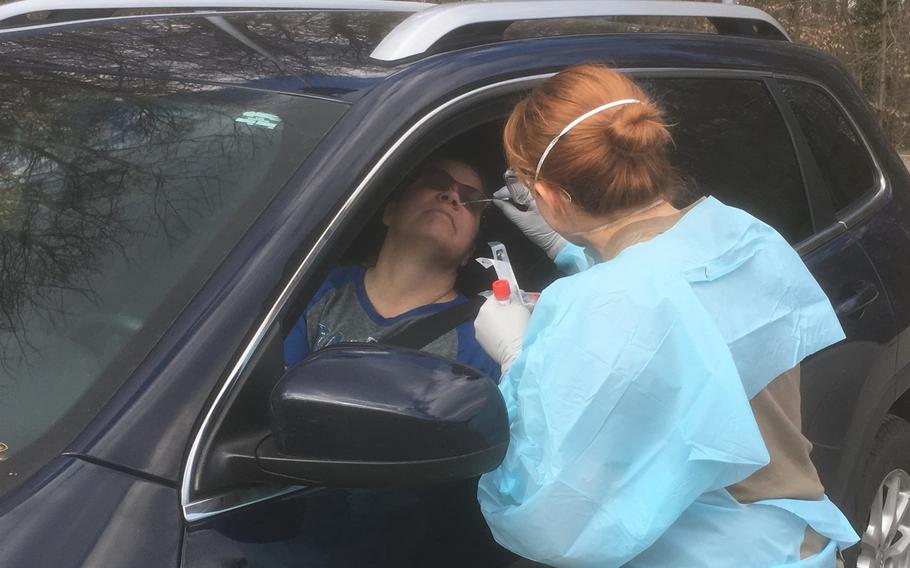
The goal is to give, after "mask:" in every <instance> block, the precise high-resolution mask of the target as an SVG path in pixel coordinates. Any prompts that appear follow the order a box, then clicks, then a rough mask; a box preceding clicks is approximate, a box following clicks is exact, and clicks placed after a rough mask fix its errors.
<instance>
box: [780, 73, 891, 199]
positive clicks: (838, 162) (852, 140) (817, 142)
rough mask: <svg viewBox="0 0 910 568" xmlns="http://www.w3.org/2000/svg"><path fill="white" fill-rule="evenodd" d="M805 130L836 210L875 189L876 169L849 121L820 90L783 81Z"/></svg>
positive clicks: (784, 91) (782, 85) (832, 100)
mask: <svg viewBox="0 0 910 568" xmlns="http://www.w3.org/2000/svg"><path fill="white" fill-rule="evenodd" d="M780 87H781V90H782V91H783V93H784V95H785V96H786V97H787V100H788V101H789V102H790V106H791V107H792V108H793V112H794V113H795V114H796V119H797V120H798V121H799V125H800V126H801V127H802V130H803V133H804V134H805V135H806V140H807V141H808V143H809V148H810V149H811V150H812V155H813V156H814V157H815V161H816V162H817V163H818V167H819V171H820V172H821V176H822V179H823V181H824V183H825V186H826V187H827V188H828V192H829V194H830V195H831V201H832V202H833V204H834V208H835V209H836V210H838V211H840V210H842V209H844V208H845V207H848V206H849V205H851V204H852V203H854V202H855V201H856V200H857V199H859V198H861V197H862V196H864V195H866V194H868V193H869V192H870V191H872V190H873V189H874V187H875V178H876V175H875V166H874V165H873V163H872V158H871V157H870V156H869V151H868V150H867V149H866V147H865V145H864V144H863V141H862V140H861V139H860V137H859V135H858V134H857V133H856V130H855V129H854V128H853V125H852V124H851V123H850V120H849V119H848V118H847V116H846V115H845V114H844V111H843V110H842V109H841V107H840V105H838V104H837V103H836V102H835V101H834V99H832V98H831V97H830V96H829V95H828V94H827V93H826V92H825V91H824V90H823V89H822V88H821V87H818V86H816V85H812V84H810V83H804V82H801V81H780Z"/></svg>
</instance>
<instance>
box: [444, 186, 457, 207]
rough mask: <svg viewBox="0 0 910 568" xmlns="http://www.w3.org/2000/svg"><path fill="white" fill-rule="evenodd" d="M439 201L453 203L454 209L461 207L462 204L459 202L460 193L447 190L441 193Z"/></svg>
mask: <svg viewBox="0 0 910 568" xmlns="http://www.w3.org/2000/svg"><path fill="white" fill-rule="evenodd" d="M439 199H441V200H443V201H445V202H448V203H451V204H452V205H453V206H454V207H459V206H460V202H459V201H458V193H456V192H454V191H452V190H451V189H447V190H446V191H441V192H440V193H439Z"/></svg>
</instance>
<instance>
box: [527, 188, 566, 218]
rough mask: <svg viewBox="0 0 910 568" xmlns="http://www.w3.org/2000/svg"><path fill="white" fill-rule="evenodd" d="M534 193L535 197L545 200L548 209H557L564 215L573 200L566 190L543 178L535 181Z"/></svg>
mask: <svg viewBox="0 0 910 568" xmlns="http://www.w3.org/2000/svg"><path fill="white" fill-rule="evenodd" d="M533 193H534V199H535V200H540V201H543V204H544V206H545V207H546V208H547V209H548V210H550V211H556V212H558V213H560V214H561V215H563V216H564V215H565V213H566V206H567V205H569V203H571V202H572V201H571V197H569V194H568V193H566V190H564V189H563V188H561V187H559V186H557V185H552V184H549V183H547V182H545V181H542V180H537V181H536V182H534V190H533Z"/></svg>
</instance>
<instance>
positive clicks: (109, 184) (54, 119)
mask: <svg viewBox="0 0 910 568" xmlns="http://www.w3.org/2000/svg"><path fill="white" fill-rule="evenodd" d="M0 93H2V95H0V139H2V144H0V442H2V444H3V445H4V446H5V447H7V449H6V451H5V452H4V453H3V457H4V458H5V460H3V461H0V492H2V491H4V490H7V489H8V488H10V487H12V486H14V485H15V484H16V483H17V482H19V481H21V480H23V479H24V478H25V477H26V476H27V475H28V473H29V472H31V471H33V470H34V469H36V468H37V467H40V465H41V464H43V463H44V462H45V461H46V460H47V459H49V458H50V457H51V456H53V455H55V454H56V453H58V452H59V451H60V450H61V449H62V448H63V447H65V445H66V444H67V443H69V441H70V440H71V438H72V437H73V436H75V435H76V434H77V433H78V432H79V431H80V429H81V428H82V427H84V425H85V423H86V422H87V421H88V420H90V419H91V417H92V416H93V415H94V413H95V412H97V410H98V409H99V408H100V407H101V405H102V404H103V403H104V402H105V401H106V400H107V399H108V398H109V397H110V396H111V395H112V394H113V392H114V390H115V389H116V388H117V387H118V386H119V385H120V384H121V383H122V382H123V380H124V379H125V378H126V377H127V376H128V375H129V373H130V371H131V370H132V369H133V368H135V366H136V365H137V364H138V363H139V361H141V359H142V358H143V357H144V356H145V355H146V354H147V353H148V351H149V350H150V349H151V347H152V346H153V345H154V343H155V342H156V341H157V339H158V338H159V337H160V335H161V334H162V333H163V332H164V330H165V329H166V328H167V326H168V325H169V323H170V322H171V321H173V319H174V318H175V317H176V316H177V314H178V313H179V312H180V310H181V309H182V308H183V307H184V305H185V304H186V302H187V301H188V300H189V298H191V297H192V295H193V294H194V293H195V292H196V291H197V290H198V288H199V286H200V285H201V284H202V283H203V282H204V281H205V279H206V278H207V277H208V276H209V275H210V274H211V272H212V270H214V268H215V267H216V266H217V263H218V262H219V260H220V259H221V258H223V256H224V254H226V253H227V251H229V250H230V247H231V246H232V244H233V243H234V242H236V241H237V239H239V238H240V236H241V235H242V234H243V232H244V230H245V229H246V227H248V226H249V224H250V222H251V221H252V219H253V218H255V216H256V215H257V214H258V212H259V211H261V210H262V209H263V208H264V207H265V205H266V204H267V203H268V202H269V200H270V199H271V196H272V195H274V194H275V193H276V192H277V190H278V189H280V188H281V187H282V185H283V184H284V183H285V182H286V181H287V179H288V178H289V177H290V175H291V174H292V173H293V172H294V170H295V169H296V168H297V166H298V165H299V164H300V162H301V160H302V159H303V157H305V156H306V154H307V153H308V152H309V151H310V150H311V149H312V148H313V147H314V146H315V144H316V143H317V142H318V141H319V140H320V138H321V137H322V136H323V135H324V133H325V132H326V131H327V129H328V128H329V127H330V126H331V125H332V124H333V123H334V121H335V120H337V118H338V117H339V116H340V115H341V114H342V112H343V111H344V109H345V108H346V105H343V104H339V103H334V102H330V101H324V100H315V99H309V98H304V97H294V96H289V95H281V94H273V93H267V92H262V91H256V90H244V89H234V88H214V87H211V86H201V87H187V86H180V85H177V86H175V84H173V83H168V82H159V81H152V80H149V79H129V78H122V77H121V78H115V79H104V80H101V79H90V78H85V77H82V78H79V77H78V76H76V75H73V74H69V73H67V74H62V73H61V74H55V73H53V72H47V73H43V72H30V71H23V70H21V69H20V70H16V69H14V68H5V69H0Z"/></svg>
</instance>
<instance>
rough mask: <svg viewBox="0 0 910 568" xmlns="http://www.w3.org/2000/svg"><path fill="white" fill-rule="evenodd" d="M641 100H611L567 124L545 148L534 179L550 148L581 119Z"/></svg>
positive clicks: (535, 179)
mask: <svg viewBox="0 0 910 568" xmlns="http://www.w3.org/2000/svg"><path fill="white" fill-rule="evenodd" d="M640 102H641V101H639V100H638V99H620V100H617V101H613V102H609V103H607V104H604V105H600V106H599V107H597V108H595V109H591V110H589V111H588V112H586V113H584V114H583V115H581V116H579V117H578V118H576V119H575V120H573V121H572V122H570V123H569V124H567V125H566V127H565V128H563V129H562V132H560V133H559V134H557V135H556V137H555V138H553V139H552V140H550V143H549V144H548V145H547V149H546V150H544V151H543V154H542V155H541V156H540V161H538V162H537V169H536V170H535V171H534V181H537V176H539V175H540V168H541V167H543V162H544V160H546V159H547V154H549V153H550V150H552V149H553V146H556V143H557V142H559V139H560V138H562V137H563V136H565V135H566V133H567V132H569V131H570V130H572V129H573V128H575V126H577V125H578V123H580V122H581V121H583V120H585V119H587V118H589V117H592V116H594V115H595V114H597V113H599V112H603V111H605V110H609V109H611V108H614V107H618V106H622V105H630V104H635V103H640Z"/></svg>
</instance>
